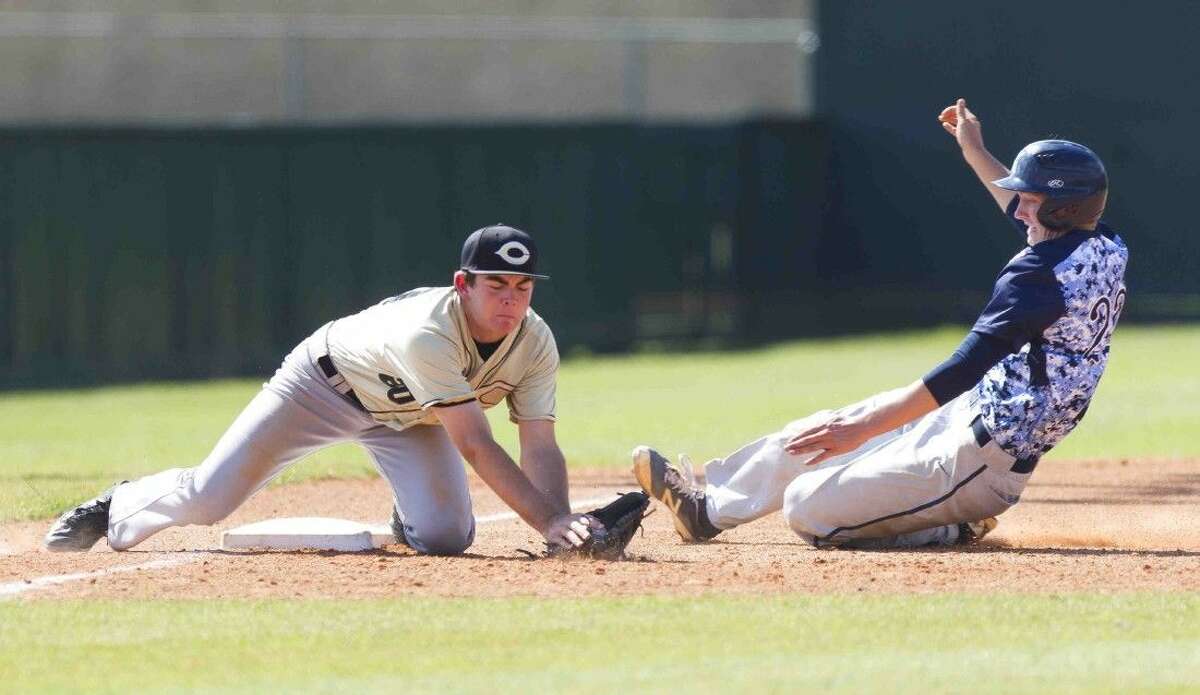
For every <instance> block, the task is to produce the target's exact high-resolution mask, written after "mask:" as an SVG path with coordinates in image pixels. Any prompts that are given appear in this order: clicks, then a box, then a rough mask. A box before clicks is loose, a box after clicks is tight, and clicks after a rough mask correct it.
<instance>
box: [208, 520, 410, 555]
mask: <svg viewBox="0 0 1200 695" xmlns="http://www.w3.org/2000/svg"><path fill="white" fill-rule="evenodd" d="M395 542H396V540H395V538H393V537H392V530H391V528H390V527H389V526H388V525H387V524H381V525H378V526H372V525H369V524H364V523H361V522H358V521H348V520H346V519H329V518H325V517H319V516H305V517H291V518H286V519H267V520H266V521H257V522H255V523H253V524H246V525H245V526H239V527H237V528H235V529H230V530H228V531H226V532H225V533H223V534H222V535H221V547H222V548H223V549H225V550H245V549H250V548H255V549H262V550H339V551H342V552H356V551H362V550H374V549H375V548H382V547H383V546H385V545H388V544H391V543H395Z"/></svg>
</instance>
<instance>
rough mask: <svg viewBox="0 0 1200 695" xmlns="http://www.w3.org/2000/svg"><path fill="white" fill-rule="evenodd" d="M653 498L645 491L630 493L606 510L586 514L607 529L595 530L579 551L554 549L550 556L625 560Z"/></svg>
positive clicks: (610, 504) (618, 498) (549, 553)
mask: <svg viewBox="0 0 1200 695" xmlns="http://www.w3.org/2000/svg"><path fill="white" fill-rule="evenodd" d="M649 505H650V496H649V495H647V494H646V493H644V492H626V493H623V494H621V495H620V496H619V497H617V499H615V500H613V501H612V502H609V503H608V504H606V505H605V506H603V507H600V508H598V509H593V510H591V511H590V512H585V513H586V514H587V515H588V516H591V517H593V518H594V519H596V520H597V521H599V522H600V524H601V525H602V526H603V527H604V528H600V529H593V530H592V535H591V536H590V537H588V539H587V540H586V541H584V543H583V545H581V546H579V547H578V548H564V547H562V546H557V545H555V546H550V547H548V548H547V549H546V555H547V556H548V557H560V558H567V557H586V558H591V559H593V560H620V559H622V558H624V557H625V546H627V545H629V541H631V540H633V534H634V533H636V532H637V530H638V529H639V528H641V526H642V518H643V517H645V516H646V507H648V506H649Z"/></svg>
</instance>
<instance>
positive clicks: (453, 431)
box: [434, 401, 592, 547]
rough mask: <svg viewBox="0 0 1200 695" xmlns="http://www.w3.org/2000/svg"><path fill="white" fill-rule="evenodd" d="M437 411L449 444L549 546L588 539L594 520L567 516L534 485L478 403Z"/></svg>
mask: <svg viewBox="0 0 1200 695" xmlns="http://www.w3.org/2000/svg"><path fill="white" fill-rule="evenodd" d="M434 412H435V413H436V414H437V416H438V420H440V421H441V423H442V426H443V427H445V428H446V434H448V435H449V436H450V441H452V442H454V446H455V447H457V448H458V451H459V453H461V454H462V456H463V458H464V459H466V460H467V463H469V464H471V467H472V468H473V469H475V472H476V473H478V474H479V477H480V478H482V479H483V482H485V483H487V485H488V487H490V488H492V490H495V492H496V494H497V495H499V497H500V499H502V500H504V503H505V504H507V505H508V506H509V507H510V508H511V509H512V510H513V511H514V512H516V513H517V516H519V517H521V519H523V520H524V521H525V523H527V524H529V525H530V526H532V527H533V528H535V529H537V531H538V532H539V533H541V534H542V535H543V536H545V537H546V540H547V541H548V542H549V543H551V544H554V545H561V546H566V547H570V546H580V545H582V544H583V542H584V541H586V540H587V539H588V537H589V536H590V535H591V524H592V522H591V520H590V519H589V518H588V517H587V516H586V515H584V514H570V513H564V512H563V511H562V510H560V509H559V505H558V504H557V503H556V502H554V501H551V500H550V499H549V498H548V497H547V496H546V495H544V494H543V493H542V492H540V491H539V490H538V489H537V488H536V487H534V486H533V484H532V483H531V482H530V481H529V478H527V477H526V476H525V474H524V473H522V472H521V469H520V468H517V464H516V463H515V462H513V460H512V458H511V457H510V456H509V455H508V452H506V451H504V448H503V447H501V446H500V445H499V444H497V443H496V440H495V438H494V437H493V436H492V428H491V425H489V424H488V421H487V417H485V416H484V414H483V408H481V407H479V403H478V402H477V401H470V402H468V403H462V404H459V405H453V406H447V407H444V408H436V409H435V410H434Z"/></svg>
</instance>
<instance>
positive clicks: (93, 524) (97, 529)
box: [43, 480, 129, 552]
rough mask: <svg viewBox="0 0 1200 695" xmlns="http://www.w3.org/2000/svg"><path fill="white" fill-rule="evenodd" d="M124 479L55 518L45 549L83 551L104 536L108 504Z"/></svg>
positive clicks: (106, 526) (106, 529)
mask: <svg viewBox="0 0 1200 695" xmlns="http://www.w3.org/2000/svg"><path fill="white" fill-rule="evenodd" d="M127 482H129V481H128V480H122V481H121V482H119V483H117V484H116V485H113V486H112V487H110V488H108V489H107V490H105V491H104V492H102V493H100V496H99V497H94V498H92V499H90V500H88V501H87V502H84V503H83V504H81V505H79V506H78V507H76V508H74V509H72V510H71V511H69V512H67V513H65V514H63V515H62V516H60V517H58V521H56V522H54V525H53V526H51V527H50V531H49V532H48V533H47V534H46V540H45V541H44V542H43V545H45V547H46V550H53V551H55V552H82V551H84V550H87V549H89V548H91V547H92V546H93V545H95V544H96V541H98V540H100V539H101V538H104V537H105V536H107V535H108V507H109V505H111V504H112V496H113V490H116V489H117V485H123V484H125V483H127Z"/></svg>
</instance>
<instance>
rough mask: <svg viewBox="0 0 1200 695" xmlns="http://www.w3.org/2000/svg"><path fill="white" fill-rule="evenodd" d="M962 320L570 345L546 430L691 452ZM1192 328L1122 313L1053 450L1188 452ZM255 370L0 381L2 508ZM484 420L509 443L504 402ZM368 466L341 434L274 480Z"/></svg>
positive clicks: (20, 511) (168, 453) (172, 446)
mask: <svg viewBox="0 0 1200 695" xmlns="http://www.w3.org/2000/svg"><path fill="white" fill-rule="evenodd" d="M961 335H962V329H959V328H954V329H942V330H936V331H922V332H913V333H902V334H888V335H876V336H867V337H856V338H843V339H835V340H816V341H804V342H794V343H788V344H783V345H778V346H774V347H769V348H764V349H760V350H748V351H742V352H732V353H729V352H713V353H690V354H646V355H634V356H628V357H611V358H607V357H606V358H592V359H579V360H569V361H567V362H566V363H565V365H564V367H563V369H562V373H561V379H560V384H559V426H558V432H559V439H560V442H561V444H562V446H563V449H564V451H565V452H566V454H567V458H568V461H569V462H570V464H571V465H573V466H580V467H624V466H627V465H628V459H627V455H628V452H629V450H630V449H631V448H632V447H633V446H634V445H635V444H638V443H648V444H653V445H655V446H657V447H659V448H661V449H662V450H663V451H666V452H678V451H686V452H688V453H690V454H691V455H692V456H693V458H694V459H695V460H696V461H697V462H698V463H699V462H702V461H705V460H707V459H708V458H711V457H714V456H721V455H724V454H726V453H728V452H730V451H732V450H733V449H735V448H737V447H738V446H740V445H741V444H743V443H745V442H747V441H749V440H751V439H754V438H756V437H758V436H760V435H762V434H765V433H767V432H770V431H773V430H776V429H778V428H779V427H780V426H782V425H783V424H784V423H786V422H787V421H788V420H791V419H795V418H798V417H801V416H803V415H806V414H808V413H810V412H812V411H814V410H819V409H821V408H829V407H837V406H840V405H843V404H845V403H849V402H852V401H855V400H858V399H860V398H863V397H866V396H868V395H870V394H872V393H875V392H877V391H880V390H883V389H885V388H891V387H895V386H900V385H902V384H905V383H908V382H909V381H911V380H912V379H915V378H917V377H919V376H921V375H922V374H924V373H925V372H926V371H927V370H928V369H930V368H931V367H932V366H933V365H935V364H937V363H938V362H940V361H941V360H942V359H943V358H944V357H945V356H946V355H947V354H948V352H949V351H950V350H952V349H953V348H954V346H955V345H957V344H958V340H959V339H960V338H961ZM1196 354H1200V327H1157V328H1147V327H1140V326H1128V327H1124V326H1123V327H1122V329H1121V331H1120V332H1119V333H1118V334H1117V338H1116V343H1115V346H1114V353H1113V356H1112V359H1111V363H1110V365H1109V369H1108V373H1107V374H1106V375H1105V377H1104V381H1103V382H1101V385H1100V391H1099V394H1098V395H1097V398H1096V400H1095V401H1094V404H1093V406H1092V408H1091V410H1090V411H1089V413H1088V417H1087V418H1086V419H1085V420H1084V422H1083V423H1082V424H1081V425H1080V426H1079V428H1078V430H1077V431H1076V432H1075V433H1073V434H1072V436H1071V437H1070V438H1069V439H1067V441H1066V442H1065V443H1064V444H1063V445H1062V446H1060V447H1059V448H1058V449H1056V450H1055V451H1054V452H1053V453H1052V454H1051V456H1054V457H1059V458H1101V457H1103V458H1112V457H1122V458H1125V457H1134V456H1158V457H1168V456H1170V457H1181V456H1187V457H1197V456H1200V434H1198V432H1200V375H1197V374H1196V373H1195V371H1194V370H1189V369H1188V368H1187V367H1186V363H1187V361H1188V360H1189V359H1190V358H1189V357H1188V356H1194V355H1196ZM261 383H262V380H261V379H253V380H249V379H247V380H238V381H216V382H198V383H179V384H152V385H138V386H121V387H113V388H102V389H90V390H82V391H39V392H27V393H9V394H4V395H0V522H2V521H11V520H14V519H27V518H40V517H46V516H49V515H52V514H54V513H55V512H57V511H59V510H61V509H63V508H64V507H66V506H68V505H69V504H71V503H74V502H77V501H79V500H80V499H84V498H86V497H89V496H91V495H93V494H95V493H96V492H98V491H99V490H100V489H102V488H103V487H105V486H107V485H109V484H110V483H111V482H112V481H113V480H114V479H117V478H119V477H121V476H125V477H128V476H136V475H142V474H146V473H151V472H154V471H158V470H162V469H165V468H174V467H178V466H193V465H196V464H197V463H199V462H200V461H201V460H202V459H203V458H204V456H205V455H206V454H207V453H208V451H209V449H210V448H211V447H212V445H213V444H214V443H215V442H216V440H217V438H218V437H219V436H220V435H221V433H222V432H223V431H224V429H225V427H226V426H227V425H228V424H229V423H230V422H231V421H232V420H233V418H234V417H235V416H236V415H237V413H238V412H239V411H240V410H241V408H242V407H243V406H244V405H245V404H246V403H247V402H248V401H249V400H250V398H252V397H253V395H254V393H255V392H256V391H257V390H258V388H259V387H260V386H261ZM491 415H492V421H493V423H494V427H495V429H496V432H497V435H498V436H499V437H500V439H501V441H502V443H504V444H505V445H506V446H507V447H508V448H509V450H510V451H515V442H516V428H515V427H513V426H511V425H510V424H508V421H507V413H506V411H505V409H504V407H503V406H500V407H497V408H494V409H493V410H492V411H491ZM372 474H373V471H372V469H371V467H370V464H369V463H368V461H367V459H366V457H365V456H364V455H363V454H362V453H361V452H360V451H359V450H358V449H357V448H356V447H353V446H346V447H338V448H334V449H330V450H326V451H325V452H322V453H321V454H319V455H318V456H316V457H314V458H313V459H310V460H309V461H307V462H305V463H303V464H301V465H299V466H296V467H294V468H293V469H292V470H290V471H288V472H287V473H285V474H284V475H283V476H282V480H283V482H287V481H292V480H297V479H303V478H309V477H321V476H362V475H372Z"/></svg>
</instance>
